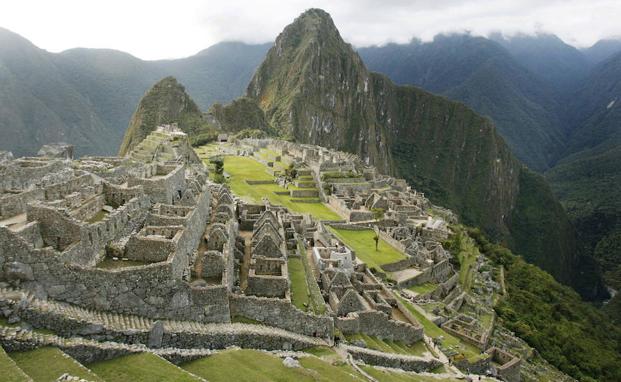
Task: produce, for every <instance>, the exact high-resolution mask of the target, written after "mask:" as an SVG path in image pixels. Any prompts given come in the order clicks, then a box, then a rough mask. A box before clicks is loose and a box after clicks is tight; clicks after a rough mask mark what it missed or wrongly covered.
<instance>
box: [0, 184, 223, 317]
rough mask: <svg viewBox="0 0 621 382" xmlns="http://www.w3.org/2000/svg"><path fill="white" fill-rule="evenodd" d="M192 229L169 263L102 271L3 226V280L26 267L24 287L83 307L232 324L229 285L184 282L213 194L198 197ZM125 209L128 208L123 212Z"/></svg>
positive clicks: (0, 238) (0, 251)
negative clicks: (10, 271) (15, 269)
mask: <svg viewBox="0 0 621 382" xmlns="http://www.w3.org/2000/svg"><path fill="white" fill-rule="evenodd" d="M199 201H200V202H199V204H198V205H197V208H196V210H195V211H194V214H192V217H190V220H191V221H192V222H193V224H192V227H190V228H188V229H186V230H184V233H183V235H184V236H183V237H182V242H183V246H180V247H179V248H177V254H176V255H175V256H171V257H172V259H171V258H169V259H168V260H167V261H165V262H161V263H154V264H149V265H145V266H135V267H127V268H120V269H101V268H93V267H85V266H81V265H77V264H71V263H67V261H66V259H65V258H64V255H63V254H62V253H59V252H58V251H55V250H53V249H50V248H40V249H39V248H34V247H32V245H30V244H29V243H28V242H26V241H24V240H23V238H21V237H20V236H18V235H16V234H15V233H13V232H11V231H10V230H9V229H7V228H5V227H0V270H1V272H0V280H6V279H8V278H9V277H14V275H10V274H8V273H7V272H6V271H7V269H8V268H7V267H6V266H5V264H7V263H10V264H13V265H15V266H18V268H19V269H22V270H23V271H24V272H23V275H24V277H22V279H20V280H17V282H20V283H21V287H22V288H24V289H27V290H29V291H32V292H34V293H36V294H37V295H40V296H44V297H45V296H49V297H51V298H54V299H57V300H59V301H65V302H68V303H71V304H75V305H78V306H82V307H86V308H90V309H97V310H114V311H117V312H122V313H125V314H135V315H140V316H146V317H152V318H158V319H177V320H196V321H199V322H229V321H230V312H229V309H228V301H229V299H228V291H227V286H226V285H222V286H215V287H208V288H191V287H190V286H189V285H188V283H186V282H185V281H183V280H182V279H181V276H182V273H183V270H184V269H186V268H187V264H188V259H189V256H190V255H191V253H192V252H193V251H194V249H195V248H196V247H198V242H199V240H201V238H202V233H203V227H204V225H205V221H206V219H207V217H208V206H209V195H208V192H206V193H205V194H204V195H202V197H201V198H199ZM123 207H126V205H124V206H122V207H121V208H123Z"/></svg>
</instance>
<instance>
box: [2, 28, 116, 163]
mask: <svg viewBox="0 0 621 382" xmlns="http://www.w3.org/2000/svg"><path fill="white" fill-rule="evenodd" d="M0 100H1V102H0V145H1V148H2V149H6V150H11V151H13V152H14V154H16V155H26V154H33V153H36V151H37V150H38V149H39V148H40V147H41V145H42V144H44V143H49V142H53V141H59V140H61V141H67V142H71V143H74V144H76V146H77V147H76V153H77V154H78V155H79V154H82V153H86V152H89V153H94V154H103V153H106V152H110V151H111V150H114V145H113V144H111V143H110V140H109V139H108V137H109V136H110V135H112V134H111V131H110V129H108V127H107V126H106V125H105V124H104V123H103V121H102V120H101V118H99V117H98V116H97V114H96V113H95V111H94V106H93V104H92V103H91V101H90V100H89V99H86V98H84V97H82V96H81V94H80V93H79V92H78V91H77V89H75V87H74V86H73V85H72V84H71V83H69V82H68V81H66V80H65V78H64V77H63V76H62V73H61V71H60V70H59V69H58V67H57V66H56V65H55V63H54V62H53V61H52V60H51V59H50V56H49V54H48V53H47V52H45V51H43V50H41V49H39V48H37V47H35V46H34V45H32V44H31V43H30V42H28V41H27V40H25V39H23V38H21V37H20V36H18V35H16V34H14V33H12V32H9V31H7V30H5V29H0Z"/></svg>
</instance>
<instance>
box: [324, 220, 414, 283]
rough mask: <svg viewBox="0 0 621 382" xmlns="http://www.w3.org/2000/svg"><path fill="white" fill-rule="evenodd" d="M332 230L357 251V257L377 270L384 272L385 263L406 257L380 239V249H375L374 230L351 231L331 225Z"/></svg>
mask: <svg viewBox="0 0 621 382" xmlns="http://www.w3.org/2000/svg"><path fill="white" fill-rule="evenodd" d="M330 230H331V231H332V232H333V233H334V234H335V235H336V236H337V237H338V238H339V239H341V240H342V241H343V243H345V245H347V246H348V247H349V248H351V249H352V250H353V251H355V252H356V257H358V258H359V259H360V260H362V261H364V262H365V263H366V264H367V266H368V267H369V268H371V269H374V270H376V271H377V272H382V273H384V271H383V270H382V268H381V267H380V266H381V265H383V264H390V263H394V262H397V261H399V260H404V259H405V258H406V257H405V255H404V254H403V253H401V252H400V251H399V250H397V249H396V248H395V247H393V246H392V245H390V244H388V243H387V242H385V241H384V240H382V239H380V240H379V244H378V250H377V251H376V250H375V240H374V239H373V238H374V236H375V232H374V231H373V230H364V231H351V230H346V229H336V228H332V227H330Z"/></svg>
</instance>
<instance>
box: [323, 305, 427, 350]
mask: <svg viewBox="0 0 621 382" xmlns="http://www.w3.org/2000/svg"><path fill="white" fill-rule="evenodd" d="M335 324H336V327H337V328H339V329H340V330H341V332H342V333H343V334H356V333H365V334H368V335H370V336H375V337H378V338H382V339H386V340H391V341H402V342H405V343H406V344H412V343H414V342H417V341H420V340H422V338H423V328H422V327H414V326H412V325H409V324H406V323H405V322H400V321H395V320H391V319H390V318H389V317H388V316H387V315H386V314H385V313H382V312H378V311H364V312H354V313H350V314H349V315H348V316H347V317H344V318H341V317H338V318H337V319H336V322H335Z"/></svg>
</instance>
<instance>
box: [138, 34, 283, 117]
mask: <svg viewBox="0 0 621 382" xmlns="http://www.w3.org/2000/svg"><path fill="white" fill-rule="evenodd" d="M271 46H272V43H268V44H258V45H252V44H245V43H241V42H221V43H218V44H216V45H213V46H211V47H209V48H207V49H205V50H203V51H200V52H199V53H197V54H196V55H194V56H192V57H188V58H183V59H178V60H163V61H153V62H149V64H150V65H151V66H152V67H153V68H155V69H157V70H158V72H159V73H161V74H164V75H171V76H173V77H175V78H177V79H178V80H179V82H181V83H182V84H186V86H187V90H188V93H189V94H190V95H191V96H192V98H193V99H194V100H195V101H196V103H197V104H198V106H199V107H200V108H201V109H202V110H207V109H208V108H209V107H210V106H211V105H212V104H213V103H215V102H219V103H226V102H229V101H231V100H232V99H234V98H237V97H239V96H240V95H241V94H243V92H244V90H245V88H246V86H247V85H248V82H249V81H250V78H251V77H252V75H253V74H254V71H255V69H256V68H257V67H258V66H259V64H260V63H261V61H262V60H263V58H264V57H265V53H267V50H268V49H269V48H270V47H271Z"/></svg>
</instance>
